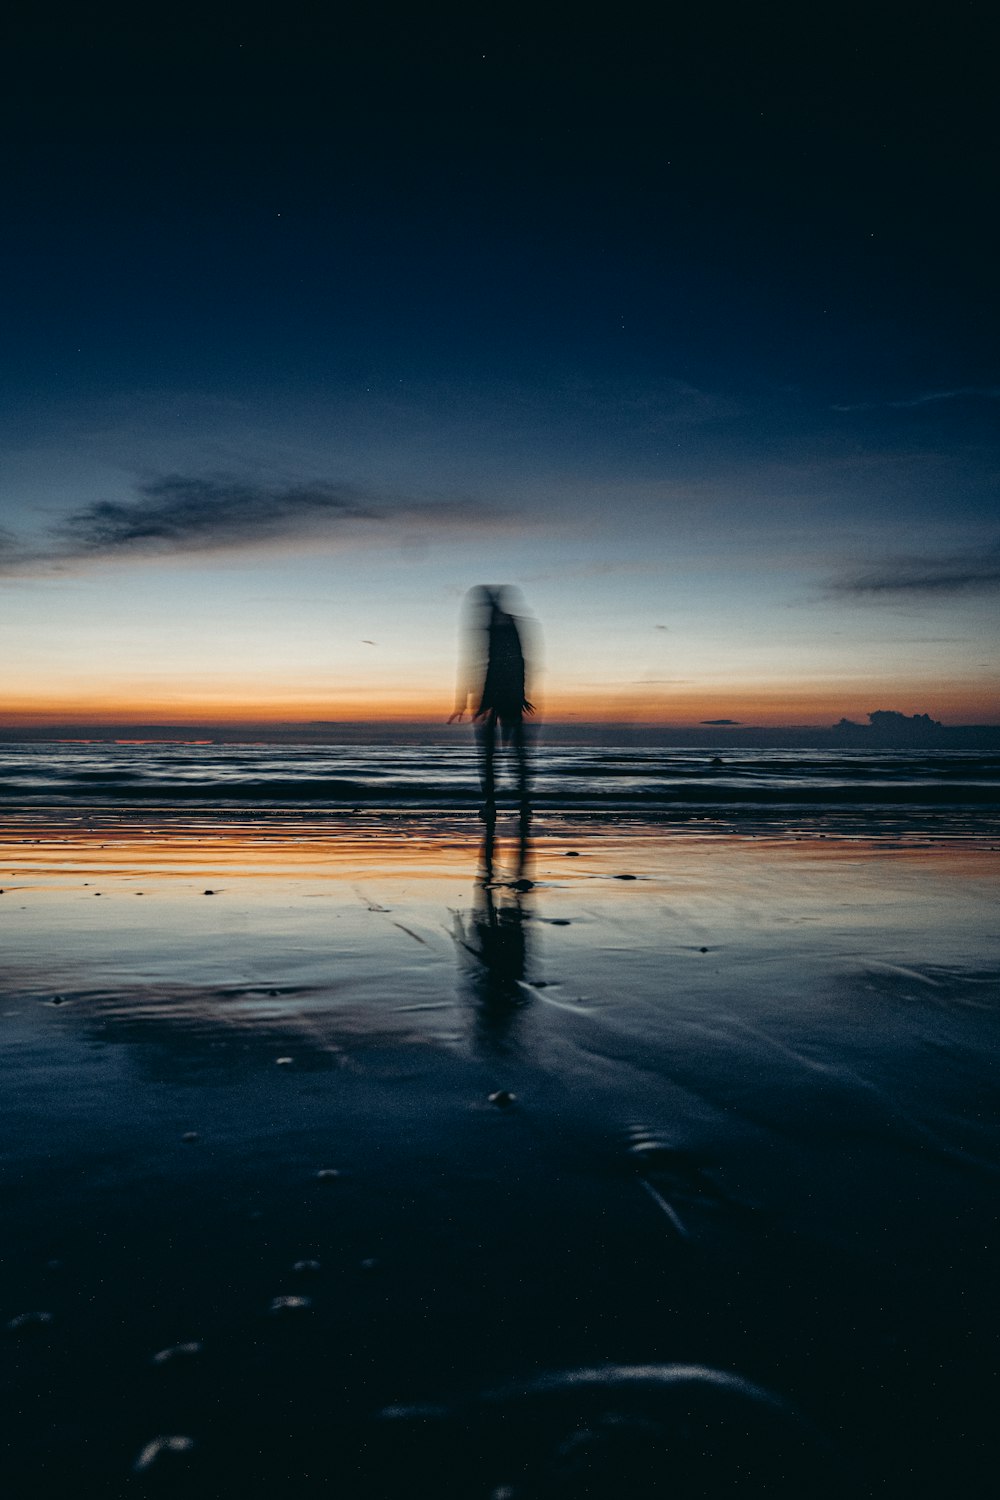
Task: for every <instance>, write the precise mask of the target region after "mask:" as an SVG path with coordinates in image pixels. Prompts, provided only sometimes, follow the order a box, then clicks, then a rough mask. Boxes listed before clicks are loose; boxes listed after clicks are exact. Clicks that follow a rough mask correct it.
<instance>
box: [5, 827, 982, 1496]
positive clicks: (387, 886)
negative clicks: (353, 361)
mask: <svg viewBox="0 0 1000 1500" xmlns="http://www.w3.org/2000/svg"><path fill="white" fill-rule="evenodd" d="M295 828H296V829H297V830H298V831H293V827H292V825H289V828H288V829H287V830H286V832H285V834H283V835H281V836H280V837H277V836H276V837H274V838H273V840H272V838H271V837H270V836H269V835H266V834H262V833H261V831H260V830H259V829H246V830H245V831H244V833H243V835H241V834H240V832H239V830H236V829H228V830H227V829H219V830H217V831H216V832H214V833H213V832H211V831H209V830H207V829H202V830H199V829H195V828H193V827H192V826H191V825H187V827H186V829H185V830H183V831H181V830H171V831H168V830H165V829H159V830H157V828H156V827H155V825H153V824H150V826H149V827H148V828H145V827H144V828H143V829H142V830H141V831H140V830H137V829H136V828H135V827H132V828H130V829H125V828H122V829H119V830H118V833H117V834H116V830H115V827H114V825H113V824H111V823H110V822H109V823H108V824H107V825H106V826H105V827H104V828H102V829H101V830H99V831H98V830H95V831H94V832H93V833H86V834H84V833H82V832H81V835H80V836H79V837H77V838H74V836H73V833H72V831H67V830H65V829H63V830H59V831H56V830H50V831H51V832H52V834H53V836H52V837H51V838H48V839H47V840H45V839H44V837H43V836H42V837H40V836H39V834H38V831H37V830H36V834H34V835H32V834H30V833H28V832H27V831H24V832H23V837H25V838H29V837H39V842H33V843H21V842H18V841H15V840H11V841H8V842H7V844H6V845H5V846H4V847H3V855H4V856H5V860H6V863H5V865H4V866H3V869H4V875H5V879H4V880H3V881H0V886H5V894H3V895H2V896H0V924H2V929H0V930H2V937H3V940H4V967H3V995H2V1004H0V1012H2V1025H3V1039H4V1042H5V1047H4V1051H3V1054H2V1082H3V1084H4V1091H5V1100H6V1101H8V1107H7V1109H6V1112H5V1151H6V1161H7V1164H8V1165H9V1168H10V1177H9V1191H8V1196H7V1198H6V1200H5V1206H6V1208H7V1212H8V1215H9V1218H8V1222H9V1226H10V1235H9V1243H10V1246H11V1249H10V1254H9V1256H8V1257H7V1259H6V1262H5V1276H6V1282H5V1288H6V1289H5V1294H4V1306H3V1307H2V1308H0V1325H2V1324H3V1323H6V1324H7V1332H8V1336H9V1337H10V1339H11V1340H12V1345H11V1347H12V1353H13V1358H12V1363H11V1373H10V1375H9V1377H7V1378H8V1384H7V1386H6V1387H4V1388H3V1391H2V1393H3V1394H5V1395H6V1396H7V1397H8V1404H10V1405H11V1406H12V1407H15V1406H16V1409H18V1410H20V1411H21V1412H23V1413H24V1414H25V1415H24V1419H23V1421H22V1422H21V1423H20V1424H19V1426H18V1429H17V1431H16V1432H15V1433H14V1434H13V1438H12V1442H13V1453H12V1456H13V1466H14V1473H15V1476H16V1482H17V1484H18V1485H20V1490H18V1489H17V1488H15V1489H13V1490H11V1491H10V1492H11V1493H14V1494H20V1493H24V1494H25V1495H28V1494H38V1493H53V1494H55V1493H60V1494H61V1493H64V1492H65V1493H71V1492H72V1493H82V1492H83V1491H86V1492H87V1493H94V1494H115V1493H118V1491H119V1489H120V1488H121V1487H122V1486H123V1485H127V1484H134V1483H137V1484H141V1485H142V1486H146V1485H147V1484H151V1485H155V1484H159V1483H160V1480H159V1478H158V1477H157V1476H158V1475H159V1474H160V1472H161V1466H168V1465H170V1464H172V1463H177V1464H182V1465H183V1466H184V1481H183V1482H184V1486H185V1494H186V1495H189V1496H191V1497H192V1500H193V1497H197V1500H208V1497H212V1500H218V1497H220V1496H222V1497H228V1496H229V1495H233V1496H234V1497H235V1496H237V1495H239V1496H241V1497H244V1500H245V1497H247V1496H252V1495H258V1494H259V1495H264V1494H273V1493H284V1492H285V1491H287V1490H289V1487H291V1489H294V1491H295V1493H296V1495H303V1496H304V1495H306V1494H310V1493H317V1494H321V1493H327V1492H328V1491H329V1487H330V1485H331V1483H333V1482H334V1479H335V1480H336V1482H337V1484H338V1486H339V1488H340V1489H341V1490H342V1491H343V1492H344V1493H346V1494H356V1495H358V1496H363V1495H371V1496H372V1497H374V1496H376V1495H377V1496H379V1497H380V1500H385V1497H388V1496H395V1495H403V1494H412V1493H414V1492H415V1491H418V1492H421V1493H422V1492H423V1491H424V1490H427V1491H428V1492H433V1493H435V1494H440V1495H441V1496H442V1497H444V1496H447V1497H449V1500H451V1497H454V1500H459V1497H460V1500H468V1497H469V1496H470V1495H479V1494H482V1495H484V1496H489V1495H500V1494H506V1495H509V1496H511V1497H513V1496H517V1497H518V1500H520V1497H531V1500H539V1497H543V1496H544V1497H552V1496H555V1495H559V1496H563V1497H564V1500H565V1497H567V1496H576V1495H578V1494H580V1495H583V1494H590V1495H593V1494H595V1493H597V1494H602V1495H605V1496H608V1495H612V1494H617V1493H619V1492H620V1489H621V1483H623V1482H625V1481H624V1480H622V1478H621V1476H622V1475H625V1476H627V1480H628V1484H629V1486H631V1490H630V1492H631V1493H634V1494H636V1495H640V1494H643V1493H645V1491H644V1490H643V1488H642V1486H643V1484H644V1483H646V1481H647V1478H648V1479H649V1482H650V1486H651V1488H650V1493H659V1492H660V1490H658V1489H657V1488H656V1487H657V1486H658V1485H660V1484H661V1480H662V1478H663V1476H667V1477H668V1479H669V1481H670V1485H671V1487H672V1488H671V1493H673V1492H674V1490H676V1492H677V1493H678V1495H692V1494H699V1493H707V1492H711V1491H710V1482H716V1484H717V1487H718V1485H719V1484H721V1483H722V1478H720V1476H722V1477H723V1478H724V1480H725V1483H726V1484H728V1483H729V1479H730V1478H731V1477H732V1474H733V1472H734V1470H738V1469H740V1466H741V1465H742V1464H743V1463H744V1461H745V1459H746V1456H747V1453H748V1451H749V1450H748V1447H747V1442H748V1437H747V1434H750V1439H749V1440H750V1441H751V1444H752V1445H755V1446H754V1452H755V1454H756V1457H757V1458H759V1460H760V1463H761V1465H762V1466H763V1467H762V1469H761V1472H767V1466H768V1464H769V1463H771V1461H772V1459H773V1460H775V1461H776V1463H777V1465H778V1468H779V1470H780V1471H781V1472H779V1473H778V1474H777V1475H776V1476H775V1485H774V1489H773V1491H771V1490H769V1493H774V1494H781V1493H783V1484H786V1482H785V1481H784V1480H783V1479H782V1475H783V1474H785V1475H787V1476H788V1478H787V1484H791V1483H792V1478H791V1476H792V1475H793V1474H794V1476H795V1483H794V1486H793V1487H792V1493H795V1494H804V1493H809V1494H819V1493H821V1491H822V1484H823V1483H824V1482H826V1480H825V1476H828V1475H829V1474H830V1473H832V1472H833V1470H832V1467H829V1466H828V1462H827V1454H826V1451H825V1449H824V1448H823V1445H822V1443H818V1442H816V1443H814V1441H813V1436H812V1431H813V1429H812V1428H808V1429H807V1428H804V1427H801V1426H800V1425H799V1423H798V1420H797V1418H795V1417H794V1415H793V1414H791V1412H790V1410H789V1406H786V1405H785V1402H788V1403H789V1404H790V1407H791V1408H794V1409H795V1411H797V1412H799V1413H801V1414H802V1415H803V1416H804V1417H806V1418H808V1419H810V1420H811V1421H812V1423H813V1425H814V1427H818V1428H820V1429H822V1430H823V1431H825V1432H826V1433H827V1434H830V1435H833V1436H835V1438H836V1441H837V1444H838V1446H844V1447H846V1448H847V1450H848V1451H849V1454H852V1455H855V1456H856V1455H857V1454H859V1453H860V1454H861V1455H862V1458H863V1464H864V1467H865V1469H866V1479H867V1477H868V1475H869V1474H871V1473H873V1474H874V1476H875V1479H876V1480H877V1481H878V1482H879V1483H880V1484H881V1490H880V1492H881V1493H884V1494H885V1495H887V1496H888V1495H895V1494H900V1495H901V1494H903V1493H905V1490H904V1489H903V1488H902V1487H901V1486H896V1488H894V1485H895V1477H896V1476H897V1475H904V1477H905V1476H906V1475H908V1474H911V1473H912V1472H913V1471H914V1469H915V1467H917V1466H919V1469H920V1472H924V1473H927V1474H928V1475H930V1476H931V1477H933V1479H934V1482H935V1484H936V1485H937V1487H938V1489H939V1491H940V1492H941V1493H949V1492H950V1491H951V1490H954V1489H956V1487H957V1488H958V1489H961V1488H962V1485H961V1484H957V1483H956V1482H953V1481H954V1480H955V1475H954V1473H953V1468H954V1463H955V1460H954V1458H953V1455H954V1454H955V1453H956V1452H959V1453H965V1452H968V1453H970V1454H971V1453H972V1451H973V1448H974V1447H976V1445H978V1446H979V1448H980V1449H981V1448H982V1446H983V1435H984V1433H985V1432H986V1431H987V1430H988V1422H987V1419H986V1417H980V1416H978V1415H975V1410H976V1408H975V1403H976V1401H977V1400H980V1398H981V1395H982V1392H983V1390H984V1389H985V1382H983V1381H982V1380H981V1373H982V1371H983V1370H985V1369H986V1368H987V1365H986V1349H985V1344H986V1335H985V1333H984V1328H985V1322H984V1319H983V1317H982V1308H983V1307H984V1306H985V1303H986V1297H987V1295H988V1292H989V1288H990V1286H991V1283H992V1266H991V1264H989V1262H988V1256H987V1254H986V1253H985V1250H984V1247H985V1246H986V1244H987V1243H988V1236H987V1234H986V1227H987V1225H988V1222H989V1220H990V1218H991V1216H992V1214H993V1212H994V1197H995V1194H994V1191H993V1189H994V1186H995V1183H994V1179H993V1177H992V1176H991V1175H990V1173H991V1169H990V1166H989V1163H990V1161H991V1160H992V1159H993V1158H994V1157H995V1148H996V1138H995V1129H994V1127H993V1125H992V1123H991V1120H990V1118H989V1117H988V1115H987V1112H986V1111H985V1110H983V1111H973V1110H971V1109H970V1108H969V1107H968V1101H969V1100H970V1099H971V1098H973V1097H979V1095H980V1094H982V1096H983V1097H985V1090H986V1087H987V1072H986V1069H987V1059H986V1049H985V1047H984V1041H983V1039H984V1035H985V1034H986V1031H987V1028H988V1027H989V1025H990V1018H991V1015H992V1014H993V1012H992V1011H991V1009H990V1007H991V1005H992V1002H993V998H994V997H995V994H996V975H997V968H998V964H997V957H996V950H995V948H993V947H990V945H989V944H987V943H986V942H985V941H984V939H983V936H982V934H983V933H984V932H985V931H987V924H986V919H985V913H986V910H987V908H988V907H990V908H991V906H992V900H993V889H994V888H993V877H995V856H989V855H987V854H980V855H976V854H975V853H974V852H969V851H967V850H966V851H961V850H959V851H958V852H956V853H954V854H953V855H949V854H948V853H947V852H946V851H944V850H941V849H937V850H935V851H933V853H931V854H929V853H926V852H921V851H914V850H909V851H904V850H898V849H897V850H886V849H885V848H884V847H883V848H877V847H874V846H870V845H865V846H863V847H859V846H858V845H856V844H847V843H846V842H844V843H840V844H838V845H836V846H834V845H833V844H832V843H831V844H828V843H822V844H817V843H813V844H812V845H806V844H801V843H794V842H791V841H787V840H786V841H785V842H784V843H782V844H778V843H772V844H765V843H764V842H762V841H760V842H753V841H748V840H741V841H737V840H732V839H722V838H718V837H716V838H713V839H706V840H703V839H698V838H687V839H674V840H667V839H663V838H662V837H660V836H659V835H657V834H656V833H655V831H653V832H649V831H648V830H647V834H646V835H645V836H643V837H639V836H637V835H636V834H635V832H634V831H630V832H629V833H628V834H627V835H624V834H623V833H622V831H621V830H618V829H612V828H609V827H608V825H607V824H605V825H599V826H596V827H595V826H593V825H590V824H587V823H583V822H579V821H577V822H575V823H573V824H572V825H571V826H567V827H566V828H565V829H564V830H563V831H562V832H561V833H560V832H558V831H556V832H553V830H552V826H551V824H550V825H549V826H548V829H547V831H546V833H545V835H544V836H543V837H541V838H537V837H534V836H532V831H531V830H529V828H528V827H527V826H526V825H525V824H522V823H519V821H518V819H517V814H516V809H515V810H514V812H513V813H511V814H508V815H506V816H503V817H501V818H500V819H499V821H497V822H496V823H493V822H492V821H491V822H490V823H488V824H487V825H486V826H485V828H484V825H483V823H482V822H481V821H479V820H475V821H474V820H473V819H472V818H471V817H470V818H469V819H468V820H467V821H466V823H465V824H464V825H462V826H461V827H459V825H457V824H453V823H451V822H449V823H448V824H447V826H446V827H445V828H443V830H442V832H441V834H440V836H439V837H438V838H437V839H436V840H435V839H434V838H432V837H430V836H429V835H428V833H427V829H426V824H425V823H420V824H419V825H414V824H412V823H411V824H407V825H404V826H402V827H399V826H392V827H386V828H385V829H384V830H383V831H382V833H381V834H380V835H378V836H375V835H371V836H369V834H367V833H365V832H364V831H363V830H360V829H358V828H357V827H356V826H352V825H350V824H349V823H344V822H342V823H341V824H339V825H338V826H337V827H332V826H331V825H329V824H326V825H324V826H319V825H317V826H316V827H314V828H313V829H311V830H305V829H303V828H302V827H301V825H295ZM415 829H419V833H417V832H415ZM56 833H58V836H56ZM178 834H180V836H178ZM480 840H481V841H482V842H481V843H480ZM102 846H103V847H102ZM569 856H573V857H569ZM7 871H9V872H10V874H7ZM873 872H874V873H876V874H877V876H878V880H879V889H880V893H881V903H880V906H879V909H878V911H877V912H876V913H873V911H872V909H871V901H870V899H869V898H868V892H869V891H870V889H871V883H872V880H873ZM230 873H232V875H233V876H234V877H235V876H236V875H238V874H239V875H240V876H241V878H240V879H239V880H237V879H235V878H233V879H229V878H228V877H229V874H230ZM623 875H629V876H632V877H633V878H632V879H631V880H628V879H626V880H624V881H623V880H622V878H621V877H622V876H623ZM97 876H99V883H97V884H96V890H99V891H100V892H101V893H102V899H101V900H95V899H94V895H95V894H96V891H95V877H97ZM208 890H212V891H213V892H215V894H214V895H213V896H211V897H206V895H205V892H206V891H208ZM139 891H142V892H143V899H142V900H140V899H137V897H138V893H139ZM456 913H457V915H456ZM976 934H978V938H977V937H976V936H975V935H976ZM543 963H544V968H543V967H542V965H543ZM456 966H457V970H458V984H457V994H456ZM542 973H544V974H545V980H542V979H541V978H540V975H541V974H542ZM550 1002H551V1003H550ZM501 1098H505V1099H506V1100H508V1101H512V1102H511V1107H509V1108H504V1109H499V1108H496V1107H495V1103H494V1102H491V1100H493V1101H495V1102H499V1100H500V1099H501ZM887 1183H891V1184H892V1192H891V1198H890V1197H889V1196H887V1193H886V1184H887ZM3 1190H4V1188H3V1183H2V1181H0V1192H2V1191H3ZM928 1202H932V1203H933V1204H934V1205H935V1212H934V1214H933V1215H929V1214H928V1212H927V1203H928ZM917 1242H919V1243H920V1246H921V1256H920V1257H919V1258H916V1257H914V1256H913V1254H912V1246H913V1244H914V1243H917ZM956 1247H959V1248H960V1250H961V1258H960V1260H959V1258H958V1255H957V1252H956ZM303 1286H307V1288H308V1295H307V1296H303V1295H302V1289H303ZM194 1348H197V1351H198V1352H197V1353H195V1354H189V1355H188V1356H187V1357H178V1358H169V1359H166V1360H158V1352H159V1353H162V1352H163V1351H171V1350H188V1351H190V1350H192V1349H194ZM931 1362H932V1363H933V1364H934V1367H935V1368H941V1369H946V1370H947V1371H948V1372H949V1375H948V1387H947V1389H946V1390H945V1389H943V1388H942V1387H941V1386H938V1387H933V1388H932V1387H931V1386H930V1385H929V1384H928V1383H927V1381H926V1380H925V1377H924V1373H923V1372H924V1371H925V1370H926V1368H928V1365H929V1363H931ZM544 1371H548V1372H550V1373H551V1378H550V1379H549V1380H547V1381H542V1382H539V1380H538V1379H536V1376H537V1375H538V1372H544ZM722 1372H730V1373H722ZM732 1372H736V1373H737V1374H738V1376H739V1377H741V1379H740V1380H739V1381H738V1382H737V1383H736V1384H734V1383H733V1382H734V1379H735V1375H734V1374H733V1373H732ZM772 1397H780V1398H782V1400H781V1402H780V1403H779V1405H777V1406H776V1405H775V1403H774V1401H773V1400H772ZM970 1413H973V1415H972V1416H970ZM783 1414H785V1415H783ZM786 1416H787V1420H786ZM692 1422H694V1426H692ZM754 1434H756V1436H754ZM970 1434H971V1437H970ZM904 1435H905V1438H906V1441H905V1442H904V1441H903V1436H904ZM172 1437H177V1438H184V1439H185V1440H187V1439H190V1446H185V1447H184V1448H183V1449H179V1448H170V1447H169V1446H164V1441H166V1440H168V1439H170V1438H172ZM161 1439H162V1440H164V1441H161ZM144 1456H145V1457H144ZM140 1462H141V1465H142V1466H141V1468H138V1467H136V1466H137V1465H139V1464H140ZM755 1462H756V1459H755ZM706 1465H707V1467H706ZM970 1465H971V1459H970V1464H969V1465H966V1478H967V1477H968V1472H969V1469H970ZM133 1471H134V1472H133ZM741 1472H742V1471H741ZM162 1474H163V1484H164V1487H165V1490H166V1492H170V1485H171V1483H172V1482H173V1481H172V1479H171V1476H170V1473H168V1470H167V1468H166V1467H163V1469H162ZM595 1476H596V1477H595ZM769 1478H770V1475H769ZM592 1479H593V1480H594V1483H593V1484H591V1483H590V1481H591V1480H592ZM598 1479H599V1480H600V1484H599V1485H598ZM864 1482H865V1481H860V1482H859V1484H858V1485H857V1486H855V1487H854V1489H853V1491H852V1490H851V1488H850V1487H848V1488H847V1489H846V1490H843V1489H842V1490H841V1491H840V1492H842V1493H862V1492H864V1489H863V1487H864ZM787 1484H786V1488H785V1492H787ZM588 1485H590V1488H589V1490H588V1488H587V1486H588ZM616 1485H617V1489H616V1488H615V1486H616ZM699 1485H700V1486H701V1489H699ZM966 1488H967V1486H966ZM137 1492H138V1491H137ZM143 1492H145V1490H144V1491H143ZM835 1492H836V1490H835Z"/></svg>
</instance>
